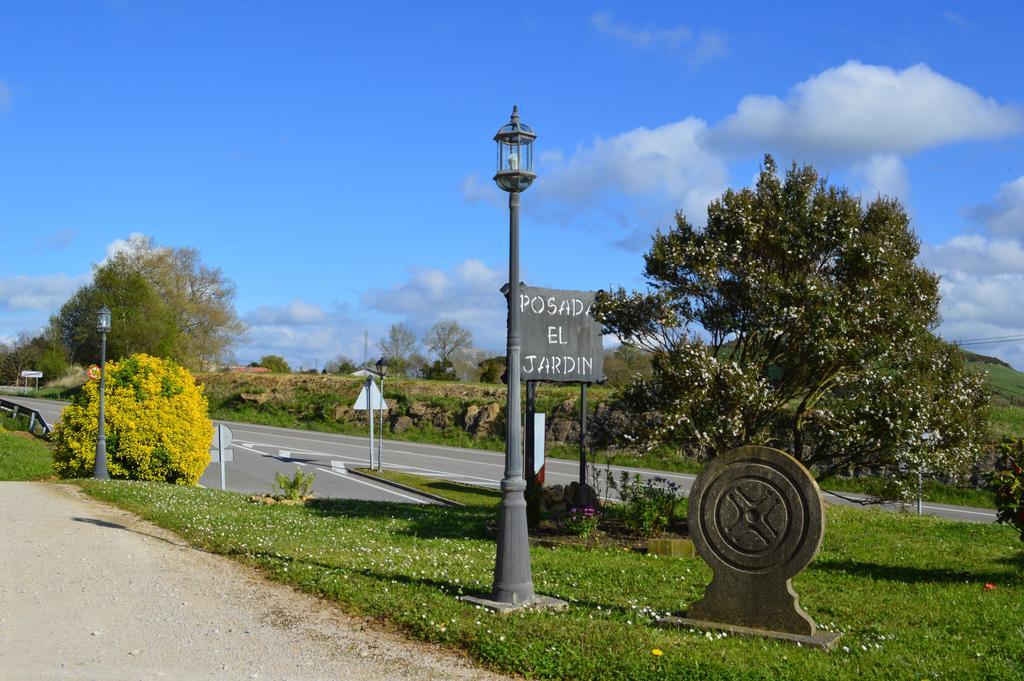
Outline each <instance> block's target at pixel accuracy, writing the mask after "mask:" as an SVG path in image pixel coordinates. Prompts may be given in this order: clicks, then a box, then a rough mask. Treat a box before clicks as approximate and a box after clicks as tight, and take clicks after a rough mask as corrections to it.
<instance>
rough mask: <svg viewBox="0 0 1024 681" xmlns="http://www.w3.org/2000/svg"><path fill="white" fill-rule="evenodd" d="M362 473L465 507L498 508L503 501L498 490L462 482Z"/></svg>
mask: <svg viewBox="0 0 1024 681" xmlns="http://www.w3.org/2000/svg"><path fill="white" fill-rule="evenodd" d="M359 472H360V473H365V474H367V475H372V476H374V477H377V478H381V479H383V480H391V481H392V482H397V483H399V484H401V485H405V486H406V487H412V488H413V489H418V490H420V491H423V492H428V493H430V494H436V495H437V496H439V497H444V498H445V499H450V500H451V501H454V502H456V503H459V504H462V505H463V506H497V505H498V502H499V501H501V492H499V491H498V490H496V489H486V488H484V487H477V486H476V485H467V484H465V483H461V482H452V481H450V480H437V479H435V478H425V477H423V476H422V475H413V474H411V473H399V472H398V471H392V470H388V469H386V468H385V469H384V470H379V471H375V470H371V469H369V468H360V469H359Z"/></svg>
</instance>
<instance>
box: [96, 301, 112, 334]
mask: <svg viewBox="0 0 1024 681" xmlns="http://www.w3.org/2000/svg"><path fill="white" fill-rule="evenodd" d="M96 329H97V330H98V331H99V332H100V333H108V332H109V331H110V310H109V309H108V308H106V307H103V308H100V311H99V315H98V317H97V320H96Z"/></svg>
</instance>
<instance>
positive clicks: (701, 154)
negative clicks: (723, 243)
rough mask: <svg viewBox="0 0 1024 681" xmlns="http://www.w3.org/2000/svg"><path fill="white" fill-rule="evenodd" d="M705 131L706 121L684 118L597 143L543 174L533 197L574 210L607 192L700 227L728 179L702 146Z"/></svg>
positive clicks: (715, 158)
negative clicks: (675, 212)
mask: <svg viewBox="0 0 1024 681" xmlns="http://www.w3.org/2000/svg"><path fill="white" fill-rule="evenodd" d="M706 130H707V125H706V124H705V123H704V121H702V120H700V119H698V118H687V119H685V120H682V121H679V122H678V123H669V124H668V125H663V126H661V127H658V128H654V129H649V128H637V129H635V130H630V131H629V132H625V133H622V134H621V135H617V136H615V137H611V138H608V139H602V138H597V139H595V140H594V141H593V143H592V144H591V145H590V146H587V147H583V148H581V149H578V150H577V151H576V153H575V154H573V155H572V156H571V157H570V158H568V159H567V160H565V161H562V162H559V163H555V164H553V166H552V167H551V168H548V169H546V172H545V176H544V182H543V183H539V184H538V186H537V193H538V195H540V196H541V197H542V198H544V199H552V200H558V201H566V202H568V203H572V204H577V205H583V204H592V203H594V202H597V201H599V200H600V199H601V198H602V197H603V196H605V195H606V193H607V192H608V191H610V190H611V191H617V192H621V193H623V194H626V195H627V196H647V197H649V198H650V197H653V198H655V199H657V200H659V202H661V203H666V204H667V205H669V206H671V208H670V210H671V209H674V208H682V209H683V210H684V211H685V212H686V213H687V214H688V215H689V216H691V217H692V218H695V219H697V220H698V221H699V220H701V219H702V216H703V215H704V213H705V210H706V208H707V204H708V201H709V200H710V199H712V198H714V197H715V196H717V195H718V194H720V193H721V191H722V189H724V187H725V186H726V182H727V179H728V175H727V169H726V166H725V163H724V161H723V160H722V158H721V157H719V156H717V155H716V154H714V153H713V152H711V151H710V150H709V149H708V148H707V147H706V146H705V145H704V143H703V135H704V134H705V132H706Z"/></svg>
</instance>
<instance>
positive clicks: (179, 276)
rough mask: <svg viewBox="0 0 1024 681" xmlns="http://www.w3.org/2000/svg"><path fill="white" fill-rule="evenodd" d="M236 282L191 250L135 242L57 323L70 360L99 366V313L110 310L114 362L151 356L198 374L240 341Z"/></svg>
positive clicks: (99, 272) (97, 272) (96, 272)
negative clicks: (96, 363) (97, 328)
mask: <svg viewBox="0 0 1024 681" xmlns="http://www.w3.org/2000/svg"><path fill="white" fill-rule="evenodd" d="M234 295H235V289H234V285H233V284H232V283H231V282H230V281H229V280H228V279H227V278H226V277H225V276H224V275H223V273H222V272H221V271H220V270H219V269H215V268H209V267H207V266H205V265H203V263H202V262H201V261H200V259H199V254H198V251H196V250H195V249H192V248H163V247H157V246H156V245H154V243H153V242H152V240H151V239H148V238H145V237H135V238H133V239H132V240H131V242H130V244H129V246H128V248H127V249H125V250H123V251H121V252H119V253H117V254H116V255H114V256H113V257H111V258H109V259H108V260H106V261H105V262H103V263H100V264H98V265H96V266H94V268H93V279H92V281H91V282H90V283H88V284H86V285H85V286H83V287H82V288H80V289H79V290H78V291H77V292H75V294H74V295H73V296H72V297H71V298H70V299H69V300H68V301H67V302H66V303H65V304H64V305H63V306H62V307H61V309H60V311H59V312H58V313H57V314H56V315H54V317H53V318H52V320H51V325H52V326H53V328H54V329H55V330H56V332H57V334H58V335H59V337H60V340H61V342H62V344H63V345H64V346H65V347H66V348H67V349H68V351H69V353H70V356H71V358H72V359H73V360H74V361H75V362H78V363H80V364H89V363H92V362H97V361H99V352H100V350H99V348H100V338H99V332H98V331H96V312H97V310H99V308H100V307H102V306H104V305H106V306H107V307H109V308H110V310H111V313H112V321H113V329H112V330H111V333H110V334H109V336H108V338H107V356H108V358H110V359H112V360H116V359H119V358H121V357H124V356H127V355H130V354H133V353H147V354H150V355H154V356H159V357H168V358H171V359H174V360H175V361H176V362H178V363H180V364H182V365H184V366H186V367H188V368H190V369H194V370H198V369H209V368H211V367H212V366H213V365H215V364H216V363H217V362H218V361H220V360H221V359H223V358H224V357H225V356H226V354H227V353H228V350H229V348H230V346H231V345H233V344H234V343H235V342H237V341H238V340H240V339H241V338H242V336H243V334H244V331H245V327H244V325H243V324H242V323H241V321H239V320H238V317H237V316H236V314H235V310H234V305H233V301H234Z"/></svg>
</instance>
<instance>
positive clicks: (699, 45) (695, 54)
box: [686, 31, 729, 68]
mask: <svg viewBox="0 0 1024 681" xmlns="http://www.w3.org/2000/svg"><path fill="white" fill-rule="evenodd" d="M727 54H729V38H728V36H726V35H725V34H724V33H719V32H718V31H701V32H700V35H699V36H697V40H696V42H694V44H693V47H691V48H690V49H689V51H688V52H687V55H686V60H687V61H688V62H689V63H690V66H691V67H693V68H697V67H699V66H702V65H704V64H706V63H708V62H711V61H714V60H716V59H720V58H722V57H724V56H726V55H727Z"/></svg>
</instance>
